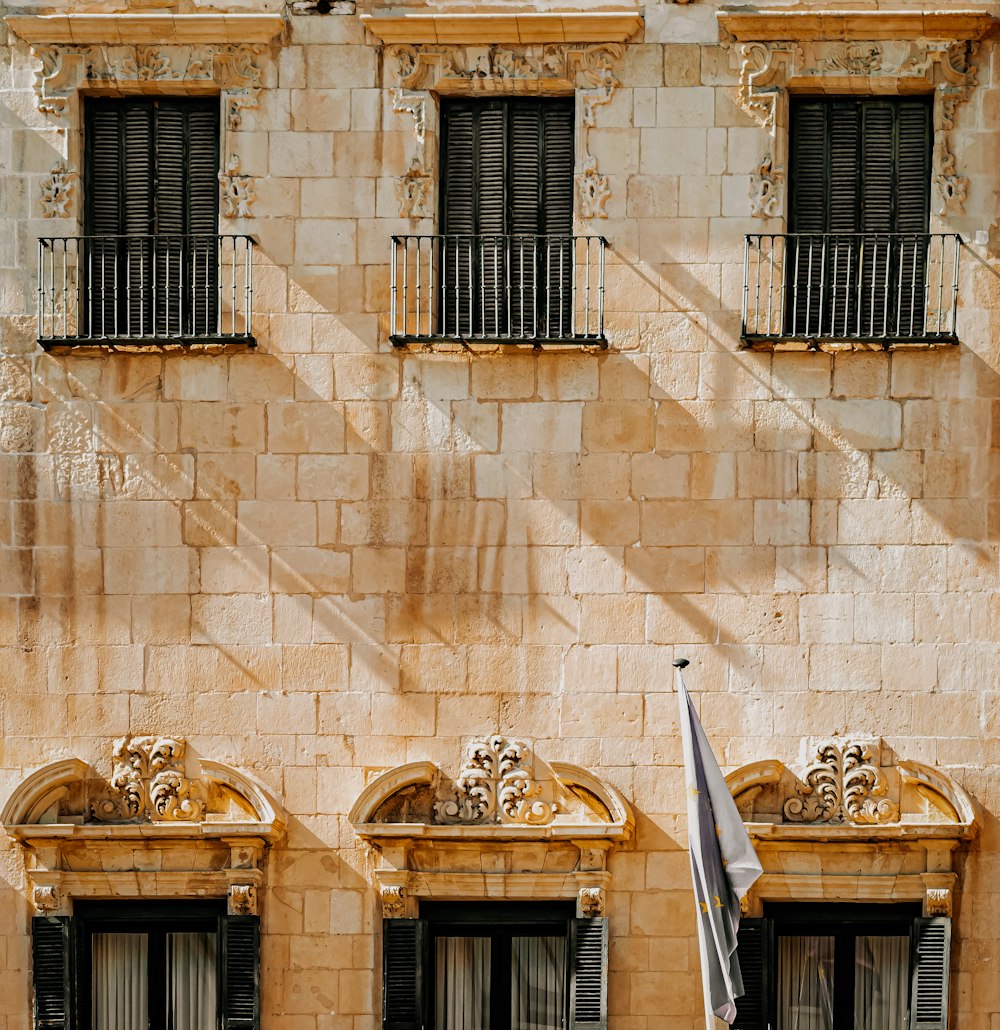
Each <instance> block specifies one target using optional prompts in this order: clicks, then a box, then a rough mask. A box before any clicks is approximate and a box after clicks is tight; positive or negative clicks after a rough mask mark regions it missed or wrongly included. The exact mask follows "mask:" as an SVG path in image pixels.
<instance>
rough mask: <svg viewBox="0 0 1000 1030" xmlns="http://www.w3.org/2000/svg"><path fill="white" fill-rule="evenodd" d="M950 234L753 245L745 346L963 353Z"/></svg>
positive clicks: (755, 241) (811, 237)
mask: <svg viewBox="0 0 1000 1030" xmlns="http://www.w3.org/2000/svg"><path fill="white" fill-rule="evenodd" d="M961 248H962V238H961V237H960V236H956V235H953V234H926V233H922V234H917V233H826V234H822V235H820V234H807V233H799V234H794V235H789V234H785V235H774V234H762V235H751V236H747V237H746V249H745V252H744V258H743V331H742V337H743V341H744V342H745V343H746V344H748V345H749V346H753V345H755V344H764V343H775V342H779V341H782V340H804V341H806V342H808V343H821V342H831V343H832V342H843V341H858V342H873V343H881V344H882V345H884V346H889V345H891V344H894V343H956V342H957V341H958V337H957V335H956V328H955V326H956V317H957V313H958V259H959V255H960V252H961Z"/></svg>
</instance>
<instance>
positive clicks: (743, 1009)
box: [733, 919, 774, 1030]
mask: <svg viewBox="0 0 1000 1030" xmlns="http://www.w3.org/2000/svg"><path fill="white" fill-rule="evenodd" d="M736 957H737V958H738V959H739V962H740V973H741V975H742V977H743V994H742V996H741V997H739V998H737V999H736V1020H735V1022H734V1023H733V1027H734V1028H735V1030H767V1028H768V1026H771V1025H773V1022H774V1021H773V1020H772V1019H771V1017H770V1007H771V994H770V972H771V962H772V958H771V920H770V919H741V920H740V927H739V930H738V931H737V936H736Z"/></svg>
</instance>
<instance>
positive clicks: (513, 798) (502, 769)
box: [434, 736, 558, 826]
mask: <svg viewBox="0 0 1000 1030" xmlns="http://www.w3.org/2000/svg"><path fill="white" fill-rule="evenodd" d="M541 795H542V786H541V784H540V783H538V782H537V781H536V780H535V778H534V756H533V755H532V752H531V748H530V747H529V745H528V744H526V743H525V742H524V741H523V740H507V739H506V738H504V737H500V736H494V737H489V738H486V739H483V740H475V741H473V742H472V743H471V744H470V745H469V747H468V749H467V751H466V757H465V765H464V767H463V768H462V772H461V774H460V775H459V777H458V779H457V780H456V781H455V798H454V800H453V801H452V800H449V801H438V802H437V803H436V804H435V805H434V815H435V818H436V819H437V821H438V822H441V823H465V824H482V823H514V824H522V825H531V826H544V825H546V824H548V823H550V822H552V820H553V819H554V818H555V815H556V811H557V809H558V806H557V805H556V804H555V803H552V802H547V801H544V800H542V797H541Z"/></svg>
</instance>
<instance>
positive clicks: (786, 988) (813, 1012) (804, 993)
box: [778, 937, 834, 1030]
mask: <svg viewBox="0 0 1000 1030" xmlns="http://www.w3.org/2000/svg"><path fill="white" fill-rule="evenodd" d="M833 954H834V949H833V938H832V937H779V938H778V1030H833Z"/></svg>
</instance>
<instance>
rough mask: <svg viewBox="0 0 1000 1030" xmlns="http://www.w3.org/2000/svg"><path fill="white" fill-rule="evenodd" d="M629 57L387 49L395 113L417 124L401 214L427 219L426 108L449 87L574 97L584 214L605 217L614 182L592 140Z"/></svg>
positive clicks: (562, 50) (504, 49)
mask: <svg viewBox="0 0 1000 1030" xmlns="http://www.w3.org/2000/svg"><path fill="white" fill-rule="evenodd" d="M623 55H624V49H623V47H622V46H620V45H619V44H594V45H586V44H581V45H571V44H550V45H537V46H521V45H517V46H501V45H499V44H496V45H493V46H435V45H429V46H411V45H397V46H392V47H389V48H388V49H387V51H386V69H387V74H388V75H389V78H390V80H391V81H392V82H393V85H392V86H390V93H391V97H392V109H393V110H394V111H395V112H397V113H399V114H409V115H410V116H411V117H412V118H413V122H414V139H415V143H416V146H415V148H414V153H413V156H412V158H411V163H410V168H409V170H408V171H407V172H406V173H405V174H404V175H402V176H400V177H399V178H398V179H397V189H396V192H397V196H398V199H399V204H400V214H401V215H402V216H403V217H405V218H420V217H424V216H425V214H426V213H427V205H426V203H425V202H426V200H427V198H428V195H429V185H430V184H429V183H424V182H423V175H422V173H421V172H420V171H419V169H426V168H427V167H429V162H428V155H427V153H426V145H427V102H428V100H429V98H430V96H431V91H433V90H437V89H439V88H440V87H441V85H442V84H443V83H444V84H448V86H449V88H450V89H452V90H454V89H455V88H456V87H459V88H460V89H463V90H465V91H470V92H488V91H489V92H501V93H510V92H528V91H538V90H541V89H543V88H544V89H546V90H556V91H563V92H568V91H570V90H573V91H575V93H576V95H577V97H578V98H579V104H580V106H579V111H580V122H581V126H582V130H583V134H582V139H581V144H582V145H581V146H580V148H579V152H580V153H582V155H583V156H582V157H581V159H580V162H579V165H578V168H579V171H578V172H577V177H576V179H577V192H578V195H579V199H580V214H581V216H582V217H584V218H607V217H608V215H607V211H606V210H605V204H606V203H607V200H608V198H609V197H610V195H611V188H610V182H609V179H608V177H607V176H603V175H601V174H600V170H599V169H598V166H597V159H596V157H594V156H593V155H591V154H589V153H588V142H587V140H588V133H589V130H590V129H591V128H592V127H593V126H594V125H595V124H596V117H597V116H596V113H595V112H596V110H597V108H598V107H601V106H603V105H605V104H608V103H610V102H611V100H612V98H613V97H614V94H615V92H616V90H617V89H618V87H619V86H620V85H621V80H620V78H619V75H618V67H619V65H620V62H621V60H622V57H623ZM452 84H453V85H452Z"/></svg>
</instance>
